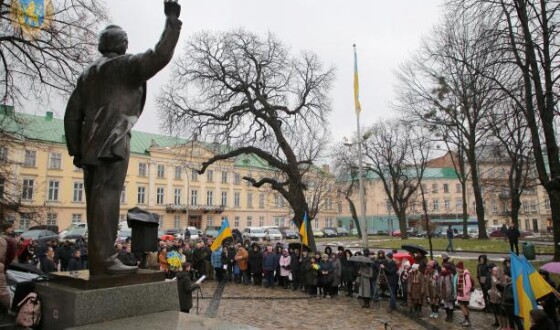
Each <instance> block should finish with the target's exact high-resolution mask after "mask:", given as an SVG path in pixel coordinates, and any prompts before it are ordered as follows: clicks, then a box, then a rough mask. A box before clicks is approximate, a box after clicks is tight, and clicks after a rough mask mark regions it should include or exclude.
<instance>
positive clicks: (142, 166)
mask: <svg viewBox="0 0 560 330" xmlns="http://www.w3.org/2000/svg"><path fill="white" fill-rule="evenodd" d="M138 176H144V177H145V176H148V164H146V163H138Z"/></svg>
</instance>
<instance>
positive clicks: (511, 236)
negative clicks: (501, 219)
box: [507, 223, 521, 255]
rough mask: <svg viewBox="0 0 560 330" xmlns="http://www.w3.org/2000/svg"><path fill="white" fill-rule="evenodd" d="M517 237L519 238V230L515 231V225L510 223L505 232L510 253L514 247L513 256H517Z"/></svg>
mask: <svg viewBox="0 0 560 330" xmlns="http://www.w3.org/2000/svg"><path fill="white" fill-rule="evenodd" d="M519 236H521V233H520V232H519V229H517V227H515V224H514V223H512V224H511V226H510V227H509V229H508V231H507V237H508V240H509V249H510V251H513V248H514V247H515V254H517V255H519Z"/></svg>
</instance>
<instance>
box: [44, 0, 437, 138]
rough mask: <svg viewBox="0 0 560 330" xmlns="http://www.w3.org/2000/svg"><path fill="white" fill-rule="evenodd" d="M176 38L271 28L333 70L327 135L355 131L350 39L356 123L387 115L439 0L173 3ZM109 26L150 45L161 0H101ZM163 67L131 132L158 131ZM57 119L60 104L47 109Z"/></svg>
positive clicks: (133, 42) (137, 47)
mask: <svg viewBox="0 0 560 330" xmlns="http://www.w3.org/2000/svg"><path fill="white" fill-rule="evenodd" d="M179 1H180V3H181V5H182V13H181V20H182V21H183V30H182V33H181V43H180V45H179V47H178V48H177V51H181V49H182V48H183V45H184V41H185V40H188V39H189V38H190V37H191V36H192V35H193V33H196V32H199V31H201V30H207V31H226V30H230V29H234V28H239V27H243V28H245V29H247V30H249V31H252V32H255V33H258V34H261V35H264V34H266V33H267V32H268V31H270V32H272V33H274V34H275V35H276V36H277V37H278V38H279V39H280V40H282V41H283V42H284V43H285V44H286V45H288V46H289V47H290V48H291V49H292V51H295V52H299V51H300V50H310V51H313V52H315V53H317V54H318V55H319V57H320V58H321V60H322V61H323V62H324V64H326V65H332V66H334V67H335V68H336V80H335V82H334V85H333V89H332V102H333V103H332V105H333V111H332V114H331V117H330V122H331V131H332V133H333V137H334V138H335V139H340V138H342V137H343V136H348V137H349V136H350V135H351V134H352V133H353V132H355V128H356V117H355V115H354V110H353V109H354V104H353V53H352V44H353V43H356V44H357V47H358V48H357V49H358V65H359V73H360V100H361V104H362V116H361V122H362V125H367V124H370V123H373V122H374V121H375V120H376V119H377V118H379V117H386V116H390V115H391V110H390V108H389V104H390V102H391V101H392V99H393V97H394V86H395V84H396V78H395V74H394V72H395V70H396V69H397V68H398V65H399V64H400V63H402V62H403V61H405V60H406V59H407V58H408V57H409V56H410V55H411V54H412V53H413V52H414V51H415V49H417V47H418V46H419V43H420V40H421V38H422V37H423V36H426V35H429V34H430V32H431V31H432V28H433V27H434V25H436V24H437V23H438V22H439V21H440V19H441V15H442V7H441V5H442V3H443V0H351V1H340V0H282V1H270V0H260V1H256V0H237V1H232V0H207V1H194V0H179ZM107 2H108V6H109V13H110V16H111V23H114V24H118V25H120V26H122V27H123V28H124V29H125V30H126V31H127V32H128V37H129V52H131V53H135V52H141V51H145V50H146V49H148V48H151V47H153V46H154V45H155V43H156V42H157V40H158V39H159V36H160V34H161V32H162V29H163V23H164V15H163V4H162V2H163V1H162V0H109V1H107ZM168 76H169V67H167V68H166V69H164V70H163V71H162V72H160V73H159V74H158V75H157V76H156V77H154V78H153V79H152V80H150V81H149V83H148V99H147V102H146V108H145V109H144V113H143V114H142V117H141V118H140V120H139V122H138V124H137V125H136V127H135V129H136V130H140V131H147V132H153V133H159V132H160V130H159V128H160V123H159V122H158V119H157V109H156V106H155V96H156V95H157V94H158V93H159V91H160V88H161V87H162V86H163V85H164V84H165V83H166V81H167V79H168ZM54 110H55V113H56V115H57V117H62V116H63V115H64V107H62V108H61V109H54Z"/></svg>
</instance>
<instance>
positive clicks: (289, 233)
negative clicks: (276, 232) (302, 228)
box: [283, 229, 299, 239]
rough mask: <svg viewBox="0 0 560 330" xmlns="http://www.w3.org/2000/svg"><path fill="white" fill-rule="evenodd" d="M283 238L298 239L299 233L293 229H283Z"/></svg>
mask: <svg viewBox="0 0 560 330" xmlns="http://www.w3.org/2000/svg"><path fill="white" fill-rule="evenodd" d="M283 234H284V238H285V239H294V238H295V239H298V238H299V233H298V232H297V231H295V230H293V229H284V231H283Z"/></svg>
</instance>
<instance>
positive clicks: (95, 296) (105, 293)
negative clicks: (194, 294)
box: [35, 275, 179, 330]
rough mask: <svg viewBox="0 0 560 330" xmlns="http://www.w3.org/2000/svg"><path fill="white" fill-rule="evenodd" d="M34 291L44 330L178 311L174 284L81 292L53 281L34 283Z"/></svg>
mask: <svg viewBox="0 0 560 330" xmlns="http://www.w3.org/2000/svg"><path fill="white" fill-rule="evenodd" d="M128 276H135V275H128ZM121 280H122V279H121ZM104 282H106V280H104ZM90 284H92V283H90ZM35 291H36V292H37V294H38V295H39V297H40V298H41V301H42V311H43V321H42V325H43V326H42V329H44V330H51V329H53V330H54V329H56V330H59V329H66V328H71V327H77V326H82V325H86V324H93V323H100V322H107V321H112V320H117V319H122V318H127V317H135V316H141V315H146V314H151V313H156V312H163V311H172V310H178V309H179V302H178V301H179V298H178V294H177V283H176V282H175V281H170V282H164V281H163V280H161V281H158V282H151V283H141V284H131V285H124V286H115V287H105V288H99V289H89V290H84V289H79V288H75V287H71V286H68V285H64V283H62V282H61V280H60V279H58V280H57V282H43V283H37V284H36V287H35Z"/></svg>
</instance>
